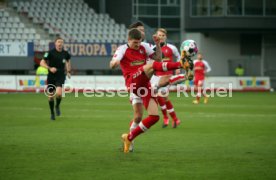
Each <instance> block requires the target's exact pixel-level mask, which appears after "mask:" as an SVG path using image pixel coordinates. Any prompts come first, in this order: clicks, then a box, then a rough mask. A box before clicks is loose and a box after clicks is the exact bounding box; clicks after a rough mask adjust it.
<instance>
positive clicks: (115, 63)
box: [109, 59, 120, 69]
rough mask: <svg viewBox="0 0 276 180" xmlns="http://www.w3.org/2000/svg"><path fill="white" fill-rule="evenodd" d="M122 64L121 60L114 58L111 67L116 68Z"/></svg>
mask: <svg viewBox="0 0 276 180" xmlns="http://www.w3.org/2000/svg"><path fill="white" fill-rule="evenodd" d="M119 65H120V61H118V60H116V59H112V60H111V61H110V63H109V67H110V68H111V69H115V68H116V67H118V66H119Z"/></svg>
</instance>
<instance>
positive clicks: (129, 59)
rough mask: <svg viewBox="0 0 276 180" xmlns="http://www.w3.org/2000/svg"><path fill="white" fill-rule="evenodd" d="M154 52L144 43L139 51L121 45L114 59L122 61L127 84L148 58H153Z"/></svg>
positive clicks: (121, 64)
mask: <svg viewBox="0 0 276 180" xmlns="http://www.w3.org/2000/svg"><path fill="white" fill-rule="evenodd" d="M153 54H154V51H153V50H152V49H151V48H150V46H149V45H148V44H147V43H144V42H142V43H141V46H140V47H139V49H138V50H135V49H131V48H129V47H128V45H127V44H124V45H121V46H120V47H118V49H117V50H116V52H115V54H114V56H113V59H115V60H118V61H120V66H121V69H122V71H123V75H124V78H125V80H126V82H127V79H128V78H129V76H130V75H131V74H133V73H135V72H136V71H137V70H138V69H139V68H140V67H142V66H144V65H145V64H146V60H147V59H148V58H152V55H153Z"/></svg>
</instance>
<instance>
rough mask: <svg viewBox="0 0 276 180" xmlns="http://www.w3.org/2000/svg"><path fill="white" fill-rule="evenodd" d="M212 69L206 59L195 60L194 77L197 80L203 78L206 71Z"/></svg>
mask: <svg viewBox="0 0 276 180" xmlns="http://www.w3.org/2000/svg"><path fill="white" fill-rule="evenodd" d="M209 71H211V68H210V66H209V64H208V63H207V61H205V60H201V61H200V60H195V61H194V77H195V79H197V80H203V79H204V78H205V72H209Z"/></svg>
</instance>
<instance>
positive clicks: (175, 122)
mask: <svg viewBox="0 0 276 180" xmlns="http://www.w3.org/2000/svg"><path fill="white" fill-rule="evenodd" d="M180 123H181V121H180V120H179V119H177V120H176V121H173V122H172V127H173V128H176V127H177V126H179V125H180Z"/></svg>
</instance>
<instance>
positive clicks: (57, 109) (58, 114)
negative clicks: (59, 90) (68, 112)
mask: <svg viewBox="0 0 276 180" xmlns="http://www.w3.org/2000/svg"><path fill="white" fill-rule="evenodd" d="M56 114H57V116H60V114H61V113H60V109H59V107H56Z"/></svg>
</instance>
